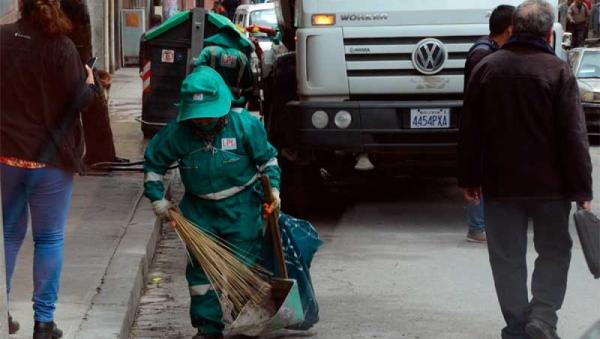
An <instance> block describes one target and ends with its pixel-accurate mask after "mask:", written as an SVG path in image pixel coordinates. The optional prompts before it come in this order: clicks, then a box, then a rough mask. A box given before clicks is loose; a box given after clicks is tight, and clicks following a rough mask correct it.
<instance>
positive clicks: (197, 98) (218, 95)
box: [177, 66, 233, 122]
mask: <svg viewBox="0 0 600 339" xmlns="http://www.w3.org/2000/svg"><path fill="white" fill-rule="evenodd" d="M180 97H181V100H180V102H179V115H178V116H177V122H180V121H185V120H190V119H201V118H221V117H223V116H225V115H227V113H229V111H230V110H231V101H232V100H233V95H232V94H231V90H230V89H229V86H227V84H225V81H224V80H223V78H222V77H221V76H220V75H219V73H217V72H216V71H215V70H214V69H212V68H210V67H207V66H200V67H198V68H197V69H196V70H195V71H194V72H192V73H190V74H189V75H188V76H187V77H186V78H185V80H183V84H182V85H181V94H180Z"/></svg>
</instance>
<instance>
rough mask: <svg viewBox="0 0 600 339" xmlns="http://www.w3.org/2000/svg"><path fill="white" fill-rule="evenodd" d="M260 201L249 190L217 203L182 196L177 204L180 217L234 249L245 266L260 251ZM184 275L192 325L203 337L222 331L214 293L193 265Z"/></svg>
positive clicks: (192, 264) (203, 276)
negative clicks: (189, 298) (188, 294)
mask: <svg viewBox="0 0 600 339" xmlns="http://www.w3.org/2000/svg"><path fill="white" fill-rule="evenodd" d="M261 206H262V203H261V198H260V197H259V194H258V193H256V192H255V190H254V189H253V188H252V187H250V188H247V189H246V190H244V191H242V192H240V193H238V194H236V195H235V196H233V197H230V198H227V199H225V200H220V201H210V200H204V199H202V198H198V197H195V196H191V195H187V194H186V195H185V196H184V198H183V200H182V202H181V204H180V205H179V207H180V209H181V212H182V213H183V215H184V216H185V217H186V218H188V219H190V220H191V221H192V222H194V223H195V224H196V225H198V226H199V227H200V229H202V230H205V231H208V232H211V233H213V234H216V235H217V236H219V237H220V238H222V239H224V240H225V241H227V242H228V243H230V244H231V245H232V247H234V248H235V249H236V253H235V255H236V256H238V258H240V261H242V262H244V263H247V264H248V265H251V264H254V263H255V262H256V261H257V260H258V258H259V256H260V252H261V249H262V238H263V231H262V228H263V220H262V211H261ZM185 276H186V278H187V281H188V285H189V288H190V296H191V299H192V302H191V306H190V317H191V320H192V326H194V327H196V328H198V329H199V330H200V333H201V334H203V335H210V334H218V333H221V332H223V328H224V325H223V320H222V318H223V313H222V311H221V305H220V304H219V301H218V298H217V294H216V292H215V291H214V290H213V289H212V287H211V286H210V283H209V281H208V278H207V276H206V274H205V273H204V271H203V270H202V268H201V267H200V265H198V264H197V263H196V262H192V263H188V265H187V269H186V273H185Z"/></svg>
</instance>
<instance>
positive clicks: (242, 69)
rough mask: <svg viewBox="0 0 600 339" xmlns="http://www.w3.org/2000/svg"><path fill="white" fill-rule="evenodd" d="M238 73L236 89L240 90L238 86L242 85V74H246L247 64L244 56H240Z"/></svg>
mask: <svg viewBox="0 0 600 339" xmlns="http://www.w3.org/2000/svg"><path fill="white" fill-rule="evenodd" d="M239 60H240V72H239V73H238V78H237V87H238V88H240V84H241V83H242V79H243V78H244V73H245V72H246V65H247V64H248V59H247V58H246V56H245V55H244V54H241V55H240V58H239Z"/></svg>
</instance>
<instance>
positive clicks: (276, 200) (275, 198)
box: [271, 188, 281, 210]
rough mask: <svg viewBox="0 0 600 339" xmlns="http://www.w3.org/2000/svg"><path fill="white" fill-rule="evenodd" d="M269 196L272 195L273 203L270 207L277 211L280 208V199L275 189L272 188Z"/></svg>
mask: <svg viewBox="0 0 600 339" xmlns="http://www.w3.org/2000/svg"><path fill="white" fill-rule="evenodd" d="M271 194H273V203H272V204H271V207H272V208H273V209H274V210H278V209H280V208H281V197H280V196H279V190H278V189H276V188H273V189H272V190H271Z"/></svg>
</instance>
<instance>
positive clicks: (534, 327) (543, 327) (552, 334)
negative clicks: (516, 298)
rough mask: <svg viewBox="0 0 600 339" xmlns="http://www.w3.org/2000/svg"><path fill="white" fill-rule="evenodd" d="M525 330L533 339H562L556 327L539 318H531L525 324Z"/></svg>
mask: <svg viewBox="0 0 600 339" xmlns="http://www.w3.org/2000/svg"><path fill="white" fill-rule="evenodd" d="M525 332H527V334H528V335H529V336H530V337H531V339H560V337H559V336H558V334H556V329H554V328H553V327H552V326H550V325H547V324H546V323H544V322H542V321H539V320H535V319H533V320H530V321H529V322H528V323H527V326H525Z"/></svg>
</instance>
